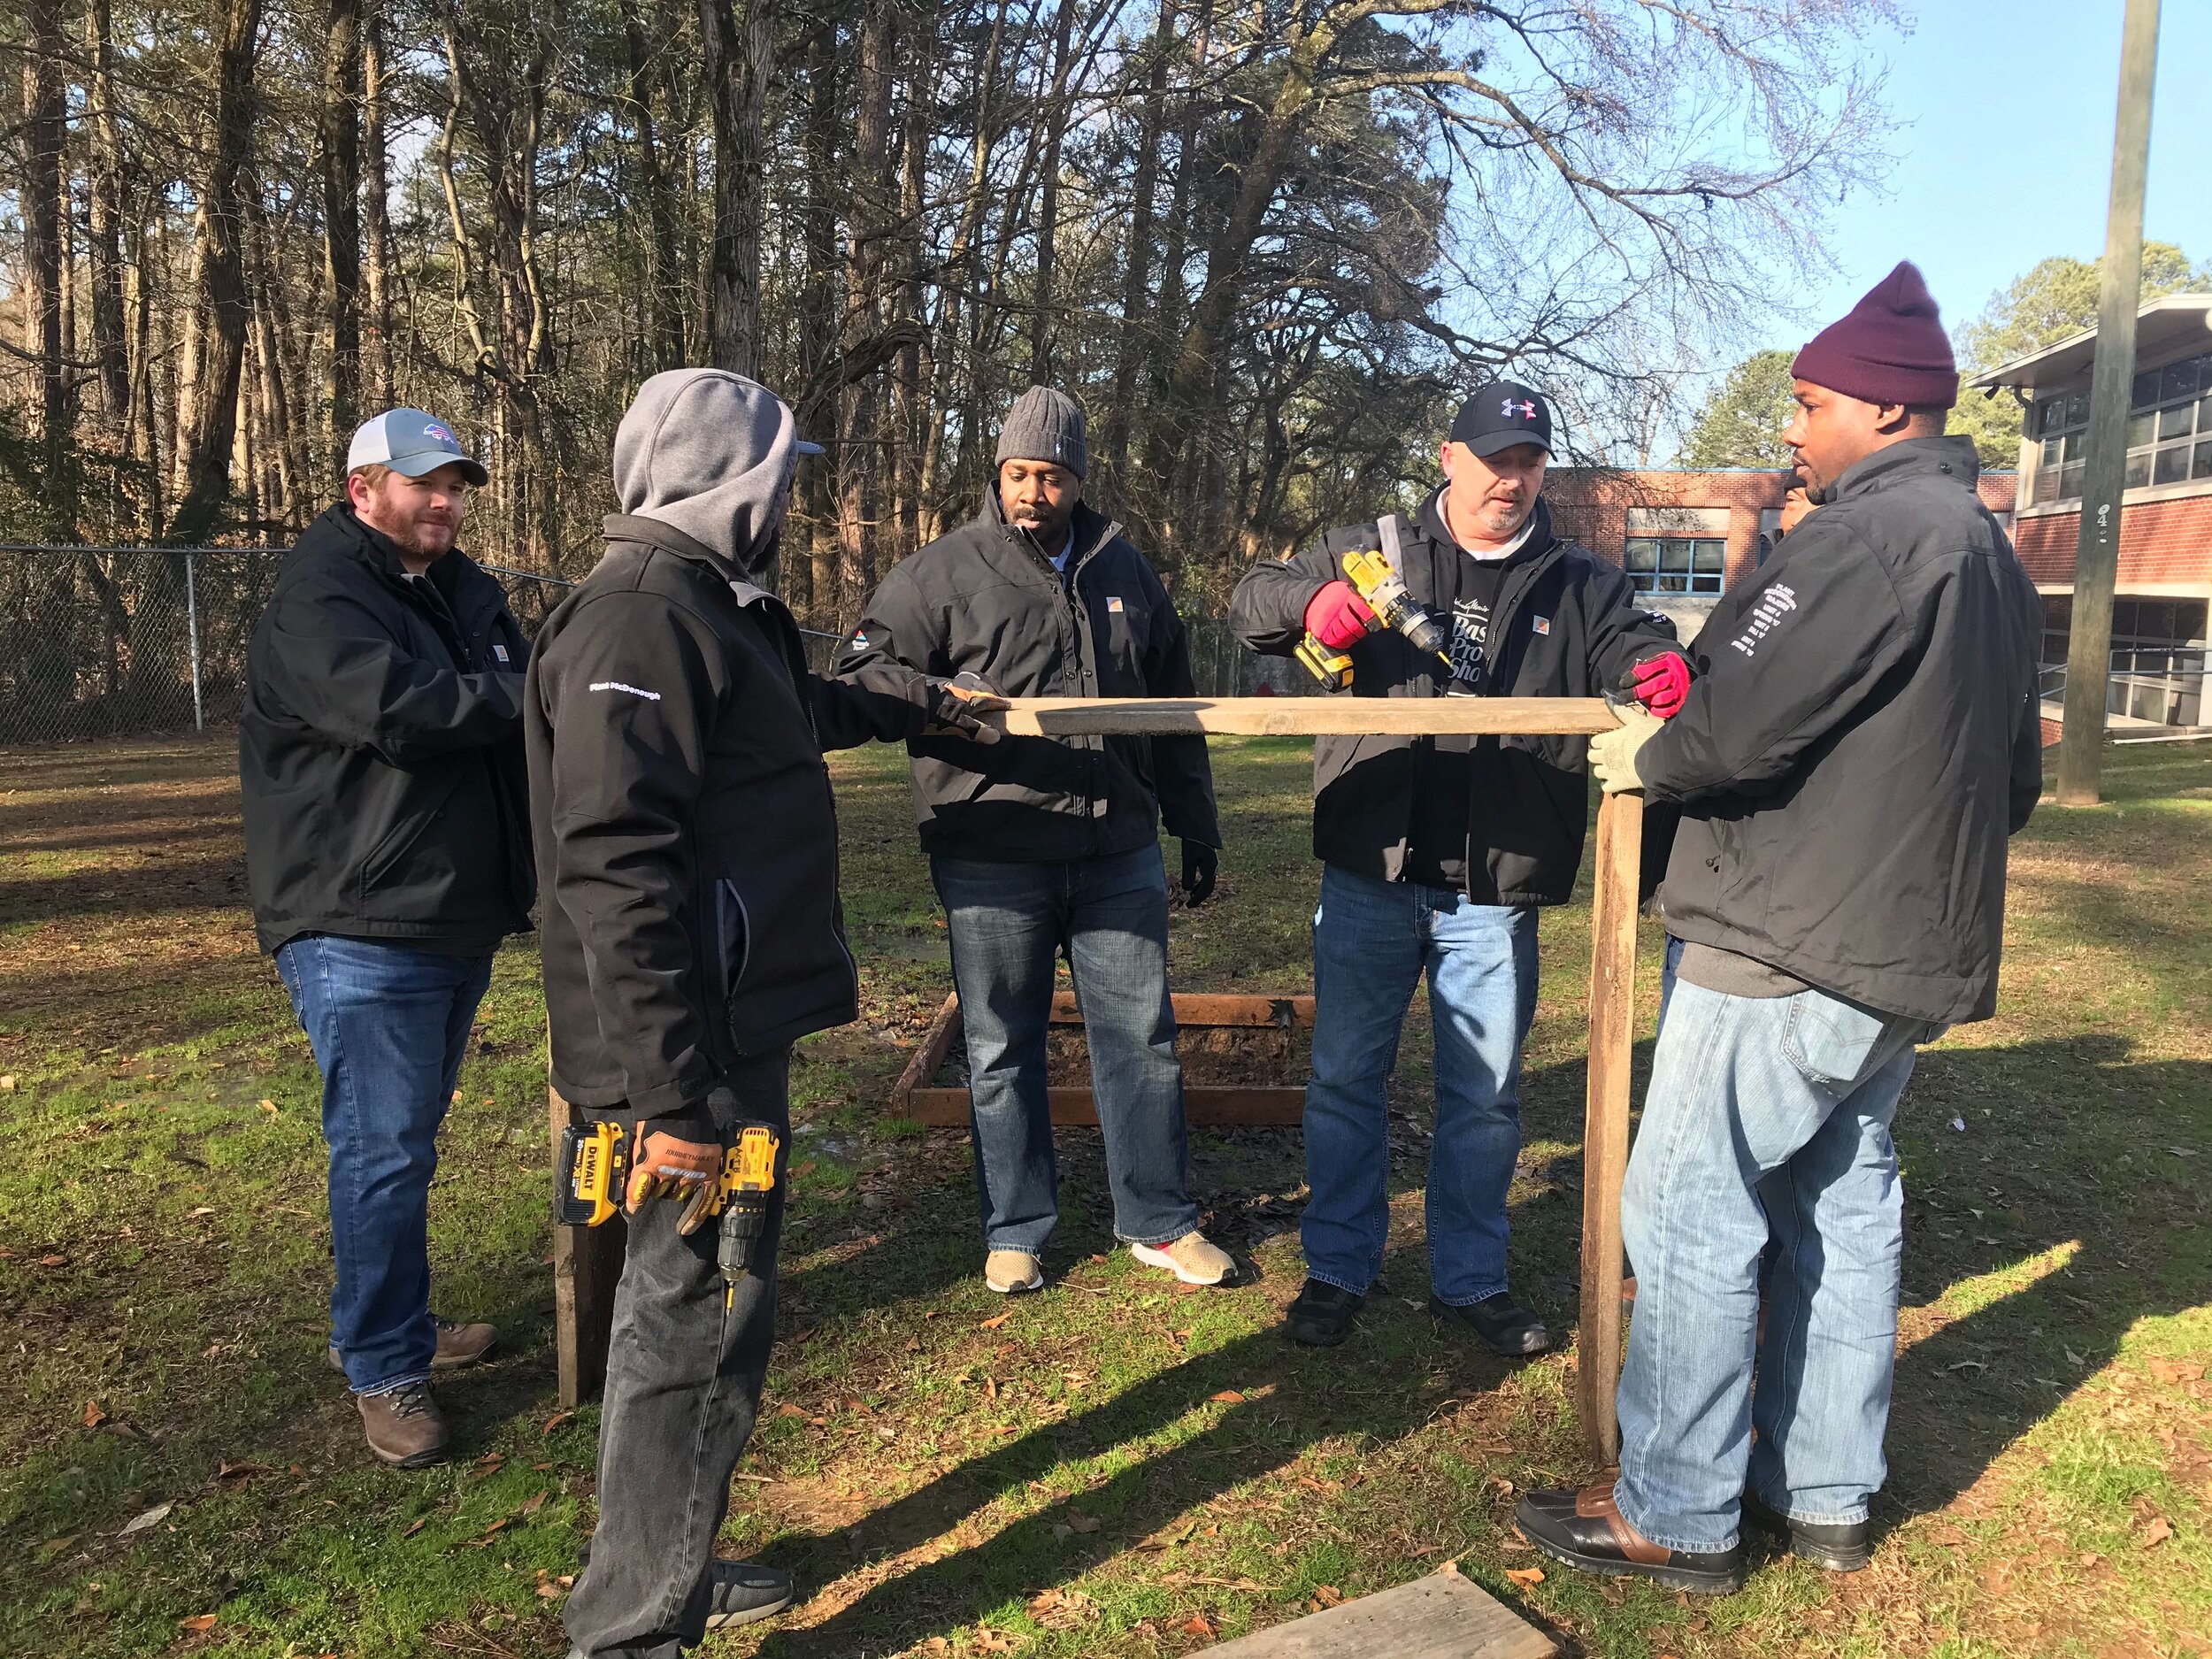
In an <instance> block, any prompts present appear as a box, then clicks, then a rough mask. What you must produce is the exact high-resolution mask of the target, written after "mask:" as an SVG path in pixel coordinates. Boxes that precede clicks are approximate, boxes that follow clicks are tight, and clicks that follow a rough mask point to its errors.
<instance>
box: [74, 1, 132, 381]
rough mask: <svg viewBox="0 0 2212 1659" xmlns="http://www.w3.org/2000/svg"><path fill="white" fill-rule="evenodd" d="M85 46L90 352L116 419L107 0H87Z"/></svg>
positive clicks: (115, 156)
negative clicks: (89, 141)
mask: <svg viewBox="0 0 2212 1659" xmlns="http://www.w3.org/2000/svg"><path fill="white" fill-rule="evenodd" d="M85 47H86V50H87V54H88V56H89V57H90V58H91V59H92V83H91V86H90V88H89V89H88V92H89V96H88V100H87V102H88V110H89V112H90V114H91V117H92V167H91V173H92V177H91V192H90V196H91V202H90V205H91V231H92V355H93V357H94V358H95V359H96V361H97V362H98V363H99V365H100V368H99V377H100V379H99V385H100V412H101V413H102V414H104V415H105V416H106V417H107V418H108V419H109V420H111V421H112V422H116V423H118V424H119V423H121V422H122V421H123V419H124V418H125V416H126V415H127V412H128V411H129V408H130V400H131V388H130V342H129V341H128V340H127V338H126V337H125V335H124V327H125V324H124V320H123V144H122V140H121V137H120V136H119V134H118V131H117V128H116V124H115V28H114V21H113V18H112V15H111V6H110V0H86V5H85Z"/></svg>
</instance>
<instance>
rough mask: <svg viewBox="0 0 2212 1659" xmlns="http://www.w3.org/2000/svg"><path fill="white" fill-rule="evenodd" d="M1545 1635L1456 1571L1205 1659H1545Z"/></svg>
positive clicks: (1548, 1645)
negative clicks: (1385, 1658) (1385, 1657)
mask: <svg viewBox="0 0 2212 1659" xmlns="http://www.w3.org/2000/svg"><path fill="white" fill-rule="evenodd" d="M1558 1651H1559V1650H1558V1648H1557V1647H1554V1646H1553V1644H1552V1640H1551V1638H1549V1637H1548V1636H1546V1635H1545V1634H1544V1633H1543V1632H1541V1631H1540V1630H1538V1629H1536V1628H1535V1627H1534V1626H1533V1625H1532V1624H1528V1623H1526V1622H1525V1620H1523V1619H1522V1618H1521V1617H1519V1616H1518V1615H1517V1614H1516V1613H1514V1612H1513V1611H1512V1610H1511V1609H1509V1608H1508V1607H1506V1606H1505V1604H1504V1603H1503V1602H1502V1601H1498V1600H1497V1599H1496V1598H1494V1597H1493V1596H1491V1595H1489V1594H1486V1593H1485V1592H1484V1591H1483V1590H1482V1589H1481V1588H1480V1586H1477V1585H1476V1584H1474V1583H1473V1582H1472V1581H1471V1580H1470V1579H1468V1578H1465V1577H1464V1576H1463V1575H1462V1574H1460V1573H1458V1572H1456V1571H1444V1572H1432V1573H1431V1574H1430V1575H1429V1576H1428V1577H1427V1578H1416V1579H1415V1580H1414V1581H1413V1582H1412V1583H1410V1584H1402V1585H1400V1586H1398V1587H1397V1588H1396V1589H1394V1590H1385V1591H1382V1592H1381V1593H1380V1594H1376V1595H1363V1596H1362V1597H1360V1598H1359V1600H1358V1601H1346V1602H1344V1603H1343V1604H1342V1605H1340V1606H1338V1607H1333V1608H1331V1609H1329V1610H1328V1611H1327V1612H1325V1613H1314V1614H1310V1615H1309V1616H1308V1617H1304V1618H1301V1619H1294V1620H1292V1621H1291V1622H1290V1623H1289V1624H1278V1625H1276V1626H1275V1627H1274V1628H1273V1629H1271V1630H1263V1631H1260V1632H1256V1634H1253V1635H1250V1636H1242V1637H1240V1638H1238V1639H1237V1640H1235V1641H1233V1642H1225V1643H1224V1644H1223V1645H1222V1646H1220V1647H1209V1648H1207V1649H1206V1654H1207V1659H1384V1656H1385V1655H1387V1659H1548V1655H1553V1654H1555V1653H1557V1652H1558Z"/></svg>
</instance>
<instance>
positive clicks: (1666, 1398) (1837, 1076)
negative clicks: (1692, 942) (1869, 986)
mask: <svg viewBox="0 0 2212 1659" xmlns="http://www.w3.org/2000/svg"><path fill="white" fill-rule="evenodd" d="M1942 1032H1943V1027H1942V1026H1940V1025H1930V1024H1928V1023H1927V1022H1926V1021H1924V1020H1917V1019H1906V1018H1901V1017H1898V1016H1895V1015H1885V1014H1878V1013H1876V1012H1874V1011H1873V1010H1869V1009H1865V1008H1862V1007H1860V1006H1858V1005H1857V1004H1856V1003H1853V1002H1845V1001H1843V1000H1842V999H1841V998H1839V997H1834V996H1831V995H1828V994H1827V993H1826V992H1824V991H1801V992H1800V993H1798V995H1795V996H1778V997H1747V996H1728V995H1723V994H1722V993H1720V992H1717V991H1709V990H1707V989H1706V988H1705V987H1703V986H1701V985H1694V984H1692V983H1691V982H1690V981H1689V980H1687V979H1682V980H1678V981H1677V982H1676V984H1675V987H1674V995H1673V1000H1672V1002H1671V1004H1670V1006H1669V1008H1668V1010H1667V1018H1666V1023H1665V1024H1664V1025H1663V1026H1662V1027H1661V1028H1660V1033H1659V1048H1658V1052H1657V1055H1656V1056H1655V1059H1654V1062H1653V1066H1652V1075H1651V1089H1650V1092H1649V1094H1647V1095H1646V1097H1645V1101H1644V1117H1643V1124H1642V1126H1641V1127H1640V1129H1639V1131H1638V1132H1637V1136H1636V1146H1635V1150H1634V1151H1633V1153H1632V1155H1631V1156H1630V1158H1629V1163H1628V1178H1627V1184H1626V1186H1625V1187H1624V1190H1623V1193H1622V1196H1621V1227H1622V1232H1623V1234H1624V1239H1625V1241H1626V1243H1627V1246H1628V1255H1629V1259H1630V1261H1631V1262H1632V1263H1634V1266H1635V1272H1636V1310H1635V1315H1634V1317H1633V1319H1632V1323H1631V1325H1630V1327H1629V1341H1628V1357H1627V1363H1626V1364H1625V1365H1624V1367H1623V1369H1622V1371H1621V1386H1620V1394H1619V1409H1620V1425H1621V1473H1620V1480H1619V1484H1618V1485H1617V1487H1616V1488H1615V1495H1616V1497H1617V1501H1618V1502H1619V1505H1620V1510H1621V1515H1622V1517H1624V1519H1625V1520H1626V1521H1627V1522H1628V1523H1629V1525H1632V1526H1633V1527H1634V1528H1635V1529H1636V1530H1637V1531H1638V1532H1641V1533H1643V1534H1644V1536H1645V1537H1647V1538H1648V1539H1650V1540H1652V1541H1653V1542H1654V1543H1656V1544H1663V1545H1665V1546H1666V1547H1667V1548H1670V1549H1684V1550H1697V1551H1711V1550H1723V1549H1728V1548H1732V1547H1733V1545H1734V1544H1735V1541H1736V1535H1737V1523H1738V1518H1739V1509H1740V1497H1741V1495H1742V1494H1743V1493H1744V1491H1745V1490H1746V1486H1747V1484H1748V1487H1749V1490H1750V1491H1751V1492H1753V1493H1754V1494H1756V1495H1757V1497H1758V1498H1759V1499H1760V1501H1761V1502H1763V1503H1765V1504H1766V1505H1768V1507H1769V1508H1770V1509H1775V1510H1777V1511H1778V1512H1780V1513H1782V1514H1784V1515H1787V1516H1790V1517H1793V1518H1794V1519H1796V1520H1800V1521H1806V1522H1818V1523H1849V1522H1855V1521H1862V1520H1864V1519H1865V1518H1866V1513H1867V1501H1868V1499H1870V1497H1871V1496H1872V1495H1873V1494H1875V1493H1876V1492H1877V1491H1878V1490H1879V1489H1880V1487H1881V1485H1882V1479H1883V1477H1884V1475H1885V1474H1886V1472H1887V1469H1886V1464H1885V1463H1884V1462H1883V1457H1882V1435H1883V1432H1884V1431H1885V1429H1886V1427H1887V1425H1888V1421H1889V1391H1890V1378H1891V1373H1892V1371H1893V1369H1894V1367H1895V1362H1896V1354H1897V1298H1898V1263H1899V1260H1900V1258H1901V1255H1902V1253H1903V1248H1904V1230H1903V1209H1904V1189H1903V1187H1902V1186H1901V1183H1900V1180H1899V1178H1898V1170H1897V1148H1896V1147H1895V1146H1894V1145H1893V1143H1892V1142H1891V1141H1890V1133H1889V1125H1890V1119H1891V1118H1892V1117H1893V1116H1894V1115H1895V1113H1896V1110H1897V1102H1898V1097H1899V1096H1900V1095H1901V1094H1903V1093H1904V1089H1905V1084H1906V1082H1907V1081H1908V1080H1909V1079H1910V1078H1911V1076H1912V1068H1913V1059H1914V1051H1915V1049H1916V1047H1917V1046H1918V1045H1919V1044H1921V1043H1923V1042H1927V1041H1932V1040H1933V1039H1934V1038H1935V1037H1938V1036H1940V1035H1941V1034H1942ZM1770 1240H1771V1247H1770ZM1767 1253H1770V1254H1771V1256H1772V1263H1771V1267H1770V1280H1769V1283H1768V1287H1767V1294H1768V1302H1767V1322H1766V1333H1765V1337H1764V1340H1763V1341H1761V1340H1760V1339H1759V1337H1758V1334H1757V1331H1758V1320H1759V1286H1760V1258H1761V1256H1762V1255H1763V1254H1767ZM1754 1368H1756V1371H1757V1377H1758V1386H1757V1388H1756V1391H1754V1388H1753V1386H1752V1378H1753V1371H1754ZM1754 1429H1756V1430H1757V1434H1758V1438H1757V1444H1756V1445H1754V1444H1753V1439H1752V1432H1753V1430H1754Z"/></svg>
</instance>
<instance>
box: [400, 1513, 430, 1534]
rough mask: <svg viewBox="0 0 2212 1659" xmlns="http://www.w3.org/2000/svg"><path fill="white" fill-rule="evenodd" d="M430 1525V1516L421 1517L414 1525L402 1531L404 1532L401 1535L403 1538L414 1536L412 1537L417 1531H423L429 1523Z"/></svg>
mask: <svg viewBox="0 0 2212 1659" xmlns="http://www.w3.org/2000/svg"><path fill="white" fill-rule="evenodd" d="M427 1525H430V1517H428V1516H424V1517H422V1519H420V1520H419V1521H417V1522H416V1523H415V1524H414V1525H412V1526H411V1527H409V1528H408V1529H407V1530H406V1531H405V1532H402V1533H401V1534H400V1536H401V1537H402V1538H412V1537H413V1536H414V1535H415V1534H416V1533H418V1532H421V1531H422V1529H423V1528H424V1527H426V1526H427Z"/></svg>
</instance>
